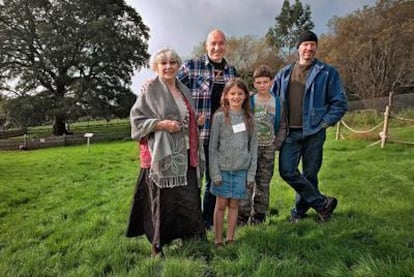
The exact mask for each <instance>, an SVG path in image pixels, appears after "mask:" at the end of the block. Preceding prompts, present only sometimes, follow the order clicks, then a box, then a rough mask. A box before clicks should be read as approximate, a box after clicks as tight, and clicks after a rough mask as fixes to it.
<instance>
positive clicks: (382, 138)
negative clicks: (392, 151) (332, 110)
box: [336, 93, 414, 148]
mask: <svg viewBox="0 0 414 277" xmlns="http://www.w3.org/2000/svg"><path fill="white" fill-rule="evenodd" d="M392 97H393V93H390V96H389V101H388V105H386V107H385V112H384V120H383V121H381V122H380V123H379V124H377V125H376V126H374V127H372V128H370V129H368V130H356V129H354V128H352V127H350V126H349V124H347V123H345V121H344V120H341V121H339V122H338V123H337V125H336V140H339V139H345V137H344V136H343V133H342V132H341V131H342V130H341V126H344V127H345V128H346V129H347V130H348V131H350V132H352V133H354V134H369V133H372V132H374V131H375V130H376V129H378V128H380V127H382V130H381V131H380V132H379V133H378V135H379V140H377V141H375V142H374V143H372V144H370V145H369V146H373V145H377V144H381V148H384V147H385V144H386V142H393V143H400V144H409V145H414V141H408V140H404V139H400V138H394V137H392V136H390V132H389V131H390V130H389V129H390V120H391V119H393V120H399V121H404V122H409V123H414V119H409V118H403V117H399V116H394V115H391V104H392ZM406 128H407V127H406ZM406 128H404V129H406ZM395 129H401V128H395Z"/></svg>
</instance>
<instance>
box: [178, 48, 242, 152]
mask: <svg viewBox="0 0 414 277" xmlns="http://www.w3.org/2000/svg"><path fill="white" fill-rule="evenodd" d="M224 62H225V66H224V72H223V77H224V81H225V82H228V81H229V80H231V79H234V78H235V77H237V76H238V74H237V71H236V69H235V68H234V67H233V66H229V65H228V64H227V62H226V61H224ZM177 78H178V79H179V80H180V81H181V82H183V83H184V84H185V85H186V86H187V87H188V89H189V90H190V92H191V95H192V97H193V100H194V104H195V108H196V113H197V116H200V115H205V117H206V120H205V123H204V125H203V127H202V128H201V131H200V136H201V139H202V140H203V143H204V144H206V143H208V139H209V136H210V127H211V117H212V115H211V92H212V89H213V84H214V74H213V65H212V64H211V63H210V60H209V59H208V57H207V55H204V56H202V57H200V58H198V59H192V60H188V61H186V62H185V63H183V65H182V66H181V68H180V70H179V71H178V74H177Z"/></svg>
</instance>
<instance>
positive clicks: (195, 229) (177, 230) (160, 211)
mask: <svg viewBox="0 0 414 277" xmlns="http://www.w3.org/2000/svg"><path fill="white" fill-rule="evenodd" d="M180 65H181V58H180V57H179V56H178V54H177V53H176V52H175V51H174V50H173V49H169V48H165V49H162V50H160V51H157V52H156V53H154V54H153V55H152V56H151V58H150V66H151V69H152V70H153V71H154V72H155V73H156V74H157V77H156V78H155V79H154V80H151V81H150V82H149V83H147V84H146V85H144V87H143V89H142V91H141V93H140V95H139V96H138V98H137V100H136V102H135V104H134V105H133V107H132V109H131V114H130V120H131V137H132V138H133V139H135V140H137V141H139V145H140V158H141V159H140V165H141V170H140V174H139V177H138V181H137V187H136V191H135V195H134V199H133V203H132V208H131V213H130V217H129V224H128V230H127V236H128V237H134V236H139V235H143V234H145V235H146V236H147V238H148V240H149V241H150V242H151V244H152V251H151V254H152V256H153V257H155V256H160V255H161V256H162V255H163V251H162V247H163V245H165V244H168V243H169V242H171V241H172V240H174V239H177V238H182V239H193V238H200V239H201V238H205V228H204V224H203V220H202V215H201V199H200V178H201V176H200V172H203V171H202V170H201V169H200V167H201V166H202V165H203V152H202V150H203V148H202V147H199V143H198V141H199V140H198V137H199V136H198V127H197V120H196V117H195V112H194V104H193V102H192V98H191V95H190V93H189V91H188V89H187V87H186V86H184V85H183V84H182V83H181V82H180V81H179V80H178V79H177V78H176V75H177V72H178V68H179V66H180ZM200 123H201V122H200Z"/></svg>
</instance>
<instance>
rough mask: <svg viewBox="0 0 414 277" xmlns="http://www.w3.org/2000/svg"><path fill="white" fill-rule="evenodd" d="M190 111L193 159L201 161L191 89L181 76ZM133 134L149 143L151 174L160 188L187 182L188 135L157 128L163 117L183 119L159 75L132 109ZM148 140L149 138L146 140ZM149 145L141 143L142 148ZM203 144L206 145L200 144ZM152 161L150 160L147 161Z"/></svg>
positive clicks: (196, 163)
mask: <svg viewBox="0 0 414 277" xmlns="http://www.w3.org/2000/svg"><path fill="white" fill-rule="evenodd" d="M177 87H178V89H179V90H180V91H181V92H182V94H183V95H184V97H185V99H184V102H185V103H186V107H187V110H188V112H189V115H190V116H189V117H190V120H189V121H190V122H189V134H188V135H189V138H190V163H191V166H193V167H197V165H198V158H197V157H198V154H199V153H198V148H199V147H198V139H197V137H198V133H197V126H196V122H195V114H194V110H193V108H192V107H193V104H192V99H191V96H190V93H189V91H188V89H187V87H185V86H184V85H183V84H182V83H181V82H179V81H178V80H177ZM130 119H131V137H132V138H133V139H136V140H141V142H143V141H144V142H146V141H147V142H148V144H147V143H145V144H147V145H148V148H149V152H150V154H151V160H150V161H151V166H150V178H151V179H152V181H153V182H154V183H155V184H156V185H157V186H158V187H160V188H171V187H176V186H185V185H187V178H186V175H187V170H188V158H187V148H186V143H185V136H184V133H183V132H182V131H180V132H176V133H172V134H170V133H168V132H166V131H156V132H154V131H153V129H154V127H155V125H156V124H157V122H159V121H160V120H165V119H168V120H177V121H179V122H183V120H184V119H183V118H181V115H180V112H179V110H178V106H177V104H176V102H175V100H174V98H173V96H172V95H171V93H170V92H169V90H168V88H167V86H166V85H165V84H164V83H163V82H162V81H161V80H160V79H159V78H158V77H157V78H156V79H155V80H153V81H152V82H151V83H150V84H149V85H148V87H147V88H146V89H145V90H144V91H143V92H142V93H141V94H140V95H139V96H138V98H137V101H136V102H135V104H134V106H133V107H132V109H131V114H130ZM145 140H146V141H145ZM142 147H144V148H145V145H141V148H142ZM200 148H202V147H200ZM147 163H148V161H147Z"/></svg>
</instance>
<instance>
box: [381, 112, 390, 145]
mask: <svg viewBox="0 0 414 277" xmlns="http://www.w3.org/2000/svg"><path fill="white" fill-rule="evenodd" d="M389 117H390V106H388V105H387V106H386V107H385V112H384V128H383V129H382V132H381V134H380V136H381V148H384V146H385V141H386V140H387V136H388V120H389Z"/></svg>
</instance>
